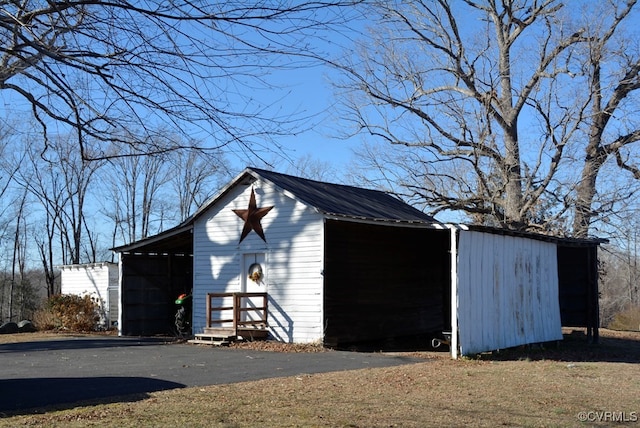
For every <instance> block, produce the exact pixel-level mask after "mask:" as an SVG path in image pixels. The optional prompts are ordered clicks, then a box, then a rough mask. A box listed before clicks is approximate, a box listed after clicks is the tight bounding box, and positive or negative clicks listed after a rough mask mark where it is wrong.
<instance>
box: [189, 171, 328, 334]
mask: <svg viewBox="0 0 640 428" xmlns="http://www.w3.org/2000/svg"><path fill="white" fill-rule="evenodd" d="M251 187H252V186H238V187H236V188H234V189H232V190H231V191H230V192H229V193H228V194H227V195H225V196H224V197H222V198H221V199H219V200H218V201H217V202H216V203H215V204H214V206H212V207H211V208H210V209H209V210H208V211H207V212H205V213H204V214H203V215H202V216H201V217H200V218H199V219H198V220H196V222H195V224H194V232H193V239H194V282H193V284H194V285H193V290H194V332H196V333H198V332H202V331H203V328H204V327H205V324H206V314H205V311H206V306H205V305H206V294H207V293H210V292H232V291H240V289H241V275H245V274H246V273H245V272H241V264H242V255H243V254H246V253H264V254H265V256H266V262H265V265H266V266H264V267H263V268H264V269H265V272H264V273H265V280H264V285H263V286H262V287H263V288H264V291H266V292H267V293H268V294H269V314H268V322H269V325H270V331H271V334H272V335H273V336H274V337H275V338H277V339H278V340H281V341H284V342H299V343H303V342H313V341H317V340H321V339H322V334H323V330H322V316H323V314H322V302H323V295H322V290H323V278H322V266H323V218H322V216H321V215H320V214H318V213H317V212H316V211H315V210H314V209H312V208H309V207H308V206H306V205H304V204H302V203H300V202H298V201H296V200H294V199H292V198H291V197H289V196H287V195H285V194H284V193H282V192H278V191H277V190H276V189H274V188H273V187H272V186H270V185H269V184H268V183H264V182H256V183H254V185H253V189H254V191H255V195H256V203H257V205H258V207H268V206H274V208H273V209H272V210H271V211H270V212H269V213H268V214H267V215H266V216H265V217H263V218H262V220H261V224H262V228H263V230H264V232H265V236H266V239H267V243H265V242H264V241H262V239H261V238H260V237H259V236H258V235H257V234H256V233H255V232H253V231H252V232H251V233H249V235H248V236H247V237H246V238H245V239H244V241H242V243H240V244H238V241H239V239H240V233H241V231H242V227H243V221H242V219H240V218H239V217H238V216H237V215H236V214H235V213H234V212H233V211H232V210H233V209H246V208H247V206H248V205H249V197H250V194H251Z"/></svg>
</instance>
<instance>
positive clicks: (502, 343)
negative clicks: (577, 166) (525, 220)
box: [114, 168, 599, 357]
mask: <svg viewBox="0 0 640 428" xmlns="http://www.w3.org/2000/svg"><path fill="white" fill-rule="evenodd" d="M598 245H599V241H595V240H571V239H557V238H553V237H549V236H542V235H535V234H528V233H518V232H512V231H506V230H501V229H492V228H486V227H479V226H468V225H450V224H442V223H440V222H438V221H436V220H435V219H434V218H432V217H430V216H428V215H426V214H425V213H423V212H421V211H419V210H417V209H415V208H413V207H411V206H409V205H407V204H405V203H404V202H402V201H400V200H399V199H396V198H394V197H392V196H391V195H388V194H386V193H384V192H379V191H375V190H369V189H362V188H358V187H353V186H344V185H338V184H332V183H324V182H319V181H313V180H307V179H303V178H300V177H293V176H289V175H284V174H278V173H275V172H271V171H264V170H260V169H256V168H247V169H246V170H245V171H244V172H242V173H241V174H240V175H239V176H238V177H237V178H236V179H234V180H233V181H232V182H230V183H229V184H228V185H227V186H225V187H224V188H223V189H221V190H220V192H219V193H218V194H217V195H216V196H215V197H214V198H212V199H211V200H210V201H208V202H207V203H206V204H204V205H203V206H202V207H201V208H200V209H199V210H198V211H197V212H196V213H195V214H194V215H193V216H192V217H191V218H190V219H188V220H186V221H185V222H184V223H183V224H181V225H180V226H178V227H175V228H173V229H170V230H168V231H166V232H163V233H161V234H159V235H157V236H154V237H150V238H146V239H143V240H141V241H138V242H135V243H132V244H129V245H125V246H122V247H119V248H115V249H114V251H117V252H118V253H119V254H120V265H121V272H122V277H121V287H122V293H121V297H122V308H123V310H122V314H121V321H122V323H121V324H120V325H119V328H120V333H121V334H123V335H147V334H161V333H163V332H169V331H170V329H171V324H172V316H173V314H174V313H175V305H174V304H173V301H174V300H175V298H176V297H177V296H178V295H179V294H181V293H190V292H193V305H194V307H193V332H194V333H195V334H198V333H206V332H207V330H208V329H210V328H211V327H212V325H210V324H211V323H212V322H213V321H218V320H215V319H214V318H215V315H214V314H213V312H214V309H216V308H217V309H221V308H223V307H228V306H229V303H228V302H226V303H225V302H224V301H217V302H213V301H212V296H217V297H216V298H218V295H220V294H224V293H261V295H262V296H263V298H264V299H266V301H267V303H268V311H267V312H268V316H267V324H268V326H267V328H268V334H269V335H270V336H271V337H272V338H274V339H277V340H280V341H283V342H298V343H301V342H315V341H317V342H322V343H324V344H326V345H329V346H341V345H345V344H349V343H357V342H368V341H384V340H387V339H392V338H397V337H406V336H425V335H434V336H435V335H439V334H442V333H443V332H447V333H448V332H450V333H451V340H452V349H451V350H452V356H454V357H456V356H457V355H460V354H473V353H477V352H483V351H488V350H493V349H502V348H507V347H512V346H517V345H522V344H528V343H536V342H545V341H554V340H561V339H562V330H561V327H562V326H563V325H565V326H582V327H587V328H588V331H589V334H590V335H595V336H596V339H597V326H598V315H597V313H598V298H597V296H598V284H597V263H596V262H597V247H598ZM256 267H259V270H260V275H259V276H258V277H256V278H253V279H252V278H251V277H252V275H253V273H254V272H255V268H256ZM222 299H224V297H222ZM252 304H253V305H258V304H259V303H257V302H247V303H245V305H246V306H243V307H242V308H241V311H245V310H247V307H248V306H251V305H252ZM234 305H235V303H234ZM212 308H214V309H212ZM242 313H243V315H246V314H245V313H244V312H242Z"/></svg>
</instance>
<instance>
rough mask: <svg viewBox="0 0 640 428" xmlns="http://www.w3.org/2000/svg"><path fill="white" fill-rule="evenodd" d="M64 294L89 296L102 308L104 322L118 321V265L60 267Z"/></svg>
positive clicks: (109, 323) (96, 264) (99, 264)
mask: <svg viewBox="0 0 640 428" xmlns="http://www.w3.org/2000/svg"><path fill="white" fill-rule="evenodd" d="M60 274H61V279H60V283H61V284H60V288H61V290H60V291H61V292H62V294H75V295H78V296H84V295H89V296H91V297H92V298H94V299H96V300H97V301H98V302H99V304H100V307H101V316H102V318H103V320H102V321H103V322H104V323H105V324H106V325H107V326H109V325H111V323H112V322H115V321H117V320H118V265H116V264H114V263H95V264H79V265H65V266H61V267H60Z"/></svg>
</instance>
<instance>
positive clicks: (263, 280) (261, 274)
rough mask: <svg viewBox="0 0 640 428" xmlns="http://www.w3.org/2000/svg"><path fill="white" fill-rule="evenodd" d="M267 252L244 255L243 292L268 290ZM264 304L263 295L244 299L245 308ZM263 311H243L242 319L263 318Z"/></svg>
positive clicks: (264, 291)
mask: <svg viewBox="0 0 640 428" xmlns="http://www.w3.org/2000/svg"><path fill="white" fill-rule="evenodd" d="M266 259H267V258H266V255H265V253H247V254H243V257H242V273H241V275H242V276H241V278H242V281H241V284H242V292H243V293H266V292H267V266H266ZM262 306H263V299H262V297H251V298H244V299H242V307H243V308H258V307H262ZM263 316H264V313H263V311H243V314H242V317H241V318H240V320H241V321H250V320H251V321H253V320H259V319H262V317H263Z"/></svg>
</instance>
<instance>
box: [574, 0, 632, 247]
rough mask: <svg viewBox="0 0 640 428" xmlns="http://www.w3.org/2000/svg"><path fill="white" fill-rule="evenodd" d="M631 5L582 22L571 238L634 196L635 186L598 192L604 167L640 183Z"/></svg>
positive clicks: (604, 8) (614, 4) (605, 6)
mask: <svg viewBox="0 0 640 428" xmlns="http://www.w3.org/2000/svg"><path fill="white" fill-rule="evenodd" d="M636 3H637V2H636V1H635V0H628V1H624V2H620V1H609V2H605V3H602V4H600V5H599V7H598V8H597V10H596V12H602V13H596V15H595V16H598V17H599V19H586V20H585V22H584V26H585V28H588V29H589V32H588V34H589V40H588V48H587V49H585V50H586V54H585V56H584V61H583V68H582V70H584V74H585V76H586V89H588V92H587V93H588V94H589V98H588V100H589V102H588V103H587V104H586V108H587V109H588V111H587V112H585V114H584V117H585V122H586V124H587V126H588V134H587V135H586V136H585V139H586V141H587V145H586V148H585V155H584V163H583V165H582V168H581V171H582V172H581V177H580V180H579V184H578V187H577V191H576V192H577V195H576V198H575V215H574V222H573V233H574V235H575V236H579V237H586V236H587V235H588V232H589V227H590V226H591V224H592V223H593V221H594V220H597V219H599V218H600V217H601V216H603V215H611V214H612V212H613V211H614V210H613V209H612V207H613V206H615V205H616V203H617V202H618V201H620V200H623V201H625V202H626V201H627V199H628V198H630V197H632V196H633V195H634V192H635V191H636V190H637V186H633V185H632V186H627V185H624V186H622V188H618V189H616V188H611V187H607V188H605V189H604V190H603V191H602V190H601V191H600V192H599V191H598V185H597V181H598V177H600V176H602V175H603V174H602V171H603V169H604V168H605V164H606V163H607V162H611V161H613V160H615V163H616V164H617V166H618V168H619V170H618V171H613V174H616V175H624V174H629V175H630V176H632V177H633V178H634V179H636V180H640V168H639V167H638V160H637V159H638V158H637V156H638V154H639V153H638V148H637V147H634V146H637V144H634V143H638V141H640V118H638V117H637V108H636V107H635V105H636V104H637V102H638V100H639V98H638V89H640V46H638V43H637V35H634V34H633V33H630V32H629V30H631V29H634V27H635V26H636V25H637V24H636V23H635V22H630V21H631V20H632V19H633V18H634V12H635V11H634V10H633V8H634V7H635V6H636ZM635 15H636V16H635V18H636V19H637V13H635ZM591 16H592V17H593V15H591ZM607 18H608V19H607ZM634 184H635V183H634Z"/></svg>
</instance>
